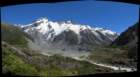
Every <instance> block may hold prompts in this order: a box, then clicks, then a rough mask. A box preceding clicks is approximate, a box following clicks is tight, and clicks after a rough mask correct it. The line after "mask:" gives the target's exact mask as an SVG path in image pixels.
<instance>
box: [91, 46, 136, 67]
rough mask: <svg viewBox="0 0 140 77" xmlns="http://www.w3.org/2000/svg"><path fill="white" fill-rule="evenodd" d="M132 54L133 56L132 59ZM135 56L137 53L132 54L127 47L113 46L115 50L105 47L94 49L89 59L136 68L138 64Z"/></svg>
mask: <svg viewBox="0 0 140 77" xmlns="http://www.w3.org/2000/svg"><path fill="white" fill-rule="evenodd" d="M132 54H133V56H131V57H130V55H132ZM135 56H136V53H135V52H132V50H129V48H127V47H122V48H118V47H115V46H113V48H112V47H105V48H96V49H93V50H92V52H91V55H90V56H89V57H88V59H90V60H93V61H96V62H99V63H106V64H111V65H116V66H119V65H121V66H128V67H135V68H136V67H137V66H136V65H137V64H136V63H137V62H136V57H135Z"/></svg>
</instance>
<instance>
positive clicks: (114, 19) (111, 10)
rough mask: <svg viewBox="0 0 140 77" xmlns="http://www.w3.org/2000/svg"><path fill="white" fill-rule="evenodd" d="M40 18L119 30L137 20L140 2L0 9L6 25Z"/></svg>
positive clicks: (75, 3)
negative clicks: (139, 3) (137, 3)
mask: <svg viewBox="0 0 140 77" xmlns="http://www.w3.org/2000/svg"><path fill="white" fill-rule="evenodd" d="M40 17H47V18H48V19H49V20H52V21H63V20H73V21H74V22H75V23H79V24H86V25H90V26H92V27H103V28H107V29H110V30H112V31H115V32H118V33H120V32H122V31H124V30H125V29H127V28H128V27H129V26H131V25H133V24H134V23H136V22H137V21H138V20H139V5H136V4H129V3H120V2H111V1H71V2H59V3H37V4H23V5H14V6H6V7H2V8H1V21H2V22H6V23H9V24H29V23H31V22H33V21H34V20H36V19H38V18H40Z"/></svg>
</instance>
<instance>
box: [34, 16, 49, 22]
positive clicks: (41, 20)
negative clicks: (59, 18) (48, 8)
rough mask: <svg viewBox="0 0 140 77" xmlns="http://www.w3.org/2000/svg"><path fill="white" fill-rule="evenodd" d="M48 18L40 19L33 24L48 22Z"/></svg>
mask: <svg viewBox="0 0 140 77" xmlns="http://www.w3.org/2000/svg"><path fill="white" fill-rule="evenodd" d="M48 21H49V20H48V18H47V17H41V18H39V19H37V20H36V21H35V22H48Z"/></svg>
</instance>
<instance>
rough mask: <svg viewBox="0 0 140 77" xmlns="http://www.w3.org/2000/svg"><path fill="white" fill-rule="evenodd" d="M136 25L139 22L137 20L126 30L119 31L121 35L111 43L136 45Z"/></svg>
mask: <svg viewBox="0 0 140 77" xmlns="http://www.w3.org/2000/svg"><path fill="white" fill-rule="evenodd" d="M138 25H139V22H137V23H136V24H134V25H133V26H131V27H129V28H128V29H127V30H126V31H124V32H123V33H121V35H120V36H119V37H118V38H116V39H115V40H114V41H113V43H112V45H116V46H128V47H133V46H137V42H138Z"/></svg>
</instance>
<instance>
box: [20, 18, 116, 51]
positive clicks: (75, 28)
mask: <svg viewBox="0 0 140 77" xmlns="http://www.w3.org/2000/svg"><path fill="white" fill-rule="evenodd" d="M21 26H22V29H23V30H24V31H25V32H26V33H28V34H29V35H30V36H31V37H33V38H34V39H35V42H36V43H38V44H39V45H40V46H41V47H42V48H46V49H51V50H52V49H59V48H61V47H63V48H64V49H65V50H68V49H71V48H74V49H76V50H78V49H81V48H82V49H84V50H89V49H90V48H93V47H94V46H105V45H109V44H110V43H111V42H112V41H113V40H114V39H115V38H116V37H117V36H118V35H117V33H116V32H113V31H110V30H105V29H103V28H91V27H90V26H88V25H80V24H73V23H72V22H71V21H64V22H54V21H50V20H48V19H47V18H41V19H38V20H36V21H34V22H33V23H31V24H27V25H21ZM44 46H45V47H44Z"/></svg>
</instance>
